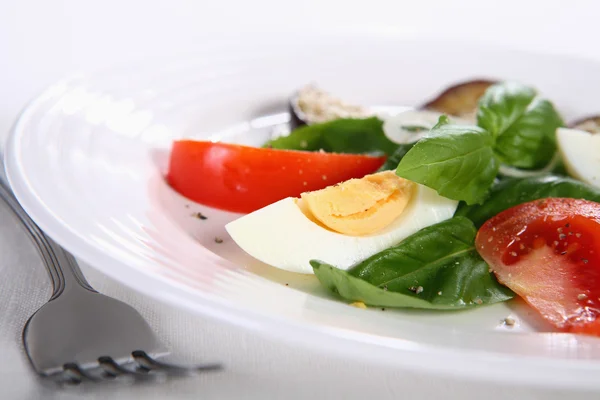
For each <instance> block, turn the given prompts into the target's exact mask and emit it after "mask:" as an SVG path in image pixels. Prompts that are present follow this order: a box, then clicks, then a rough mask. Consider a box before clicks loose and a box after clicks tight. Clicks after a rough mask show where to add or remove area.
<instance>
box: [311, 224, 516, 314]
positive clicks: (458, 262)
mask: <svg viewBox="0 0 600 400" xmlns="http://www.w3.org/2000/svg"><path fill="white" fill-rule="evenodd" d="M476 233H477V230H476V229H475V227H474V226H473V223H472V222H471V221H469V220H468V219H466V218H462V217H456V218H452V219H449V220H446V221H443V222H440V223H438V224H435V225H432V226H429V227H427V228H424V229H422V230H420V231H419V232H417V233H415V234H413V235H411V236H409V237H408V238H406V239H405V240H403V241H402V242H401V243H400V244H398V245H397V246H395V247H391V248H389V249H386V250H384V251H382V252H380V253H378V254H375V255H373V256H371V257H369V258H368V259H366V260H364V261H363V262H361V263H359V264H357V265H356V266H354V267H352V268H351V269H350V270H348V271H343V270H340V269H337V268H335V267H334V266H331V265H329V264H326V263H324V262H322V261H316V260H312V261H311V262H310V263H311V265H312V267H313V270H314V272H315V275H316V276H317V278H318V279H319V281H320V282H321V284H322V285H323V286H325V287H326V288H328V289H329V290H331V291H333V292H335V293H338V294H339V295H340V296H341V297H343V298H344V299H346V300H349V301H362V302H364V303H365V304H367V305H371V306H380V307H381V306H383V307H413V308H429V309H458V308H464V307H472V306H477V305H481V304H491V303H496V302H500V301H505V300H508V299H510V298H512V297H513V293H512V292H511V291H510V290H509V289H507V288H506V287H504V286H502V285H500V284H499V283H498V282H497V281H496V280H495V278H494V277H493V276H492V274H491V273H490V272H489V267H488V265H487V264H486V263H485V261H483V259H482V258H481V257H480V256H479V254H478V253H477V250H476V249H475V244H474V241H475V235H476Z"/></svg>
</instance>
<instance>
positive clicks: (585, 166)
mask: <svg viewBox="0 0 600 400" xmlns="http://www.w3.org/2000/svg"><path fill="white" fill-rule="evenodd" d="M556 140H557V142H558V149H559V151H560V154H561V156H562V158H563V161H564V163H565V167H566V169H567V171H568V172H569V174H570V175H571V176H573V177H574V178H577V179H580V180H582V181H584V182H586V183H589V184H590V185H594V186H596V187H599V188H600V134H593V133H589V132H586V131H580V130H577V129H567V128H558V129H557V130H556Z"/></svg>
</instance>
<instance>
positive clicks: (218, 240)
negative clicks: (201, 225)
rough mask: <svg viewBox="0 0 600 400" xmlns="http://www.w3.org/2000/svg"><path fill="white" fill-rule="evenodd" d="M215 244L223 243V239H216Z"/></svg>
mask: <svg viewBox="0 0 600 400" xmlns="http://www.w3.org/2000/svg"><path fill="white" fill-rule="evenodd" d="M215 243H223V239H221V238H219V237H216V238H215Z"/></svg>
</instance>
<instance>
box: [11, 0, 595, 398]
mask: <svg viewBox="0 0 600 400" xmlns="http://www.w3.org/2000/svg"><path fill="white" fill-rule="evenodd" d="M598 11H600V5H597V2H596V1H594V0H586V1H584V0H572V1H526V0H521V1H514V0H503V1H483V0H479V1H477V0H473V1H443V0H439V1H433V0H427V1H423V0H421V1H401V0H396V1H393V0H390V1H381V0H377V1H368V2H367V1H361V2H351V1H349V0H347V1H303V0H296V1H294V2H292V1H264V0H260V1H259V0H254V1H249V2H241V1H239V2H237V1H236V2H234V1H211V2H208V1H162V2H159V1H143V0H138V1H118V0H103V1H75V0H55V1H43V0H37V1H36V0H19V1H12V2H8V1H6V0H4V1H2V3H0V139H4V138H5V137H6V134H7V133H8V131H9V129H10V126H11V124H12V123H13V121H14V119H15V117H16V116H17V114H18V112H19V111H20V109H21V108H22V107H23V106H24V105H25V103H26V102H27V101H28V100H29V99H31V98H32V97H33V96H35V94H36V93H38V92H39V91H40V90H41V89H43V88H44V87H45V86H46V85H48V84H49V83H51V82H52V81H54V80H56V79H58V78H60V77H61V76H63V75H66V74H70V73H72V72H75V71H77V70H89V69H97V68H101V67H103V66H106V65H110V64H114V63H116V62H119V63H120V62H126V61H128V60H134V59H137V58H139V57H142V56H144V55H148V54H155V53H179V52H185V51H192V50H194V48H195V46H196V45H197V43H199V42H200V41H205V40H210V39H211V38H213V37H217V36H219V35H243V33H244V32H249V31H269V32H273V34H277V32H280V31H283V30H286V31H293V32H298V34H302V32H304V31H306V30H315V29H317V30H334V31H339V32H344V31H348V30H371V31H372V30H376V31H378V32H384V33H385V32H389V33H394V34H397V33H402V34H405V35H416V36H423V35H426V36H434V37H435V36H438V37H439V36H440V35H442V36H444V37H446V38H448V37H453V38H459V39H464V40H474V41H484V42H490V43H495V44H505V45H508V46H512V47H521V48H534V49H536V50H543V51H551V52H557V53H569V54H577V55H584V56H588V57H596V58H600V48H598V46H597V38H598V37H599V36H600V35H599V34H600V25H599V24H598ZM590 84H591V85H592V84H596V85H598V84H599V83H598V82H591V83H590ZM565 85H568V81H567V80H566V81H565ZM4 222H5V223H4V225H3V226H4V229H8V228H7V227H11V226H12V225H11V222H10V221H4ZM11 229H12V228H11ZM17 242H18V245H15V244H12V245H11V246H7V244H6V243H4V248H2V246H0V255H1V256H0V273H2V276H1V277H0V355H2V358H3V359H4V360H3V362H2V363H0V388H1V389H0V390H1V391H2V392H0V393H3V394H2V395H1V396H2V397H3V398H4V396H5V395H6V396H7V397H6V398H52V397H55V398H63V397H68V398H70V397H71V396H79V395H84V396H85V397H86V398H92V397H93V398H105V397H107V396H117V397H121V396H122V397H126V398H133V397H136V398H137V397H138V396H142V395H143V396H146V397H148V398H177V397H181V398H188V397H189V398H206V399H208V398H219V399H225V398H357V399H359V398H360V399H365V398H382V399H383V398H404V397H407V398H423V399H428V398H461V399H470V398H483V397H485V398H491V399H493V398H503V399H504V398H512V397H514V396H518V397H522V398H540V399H541V398H544V399H551V398H552V399H553V398H556V399H558V398H564V396H566V395H567V394H566V393H562V392H558V391H554V392H548V391H546V390H544V389H543V388H527V387H515V386H513V385H511V384H510V383H506V384H504V385H496V384H494V385H492V384H489V383H482V382H480V383H475V382H468V381H457V380H455V379H452V378H451V377H444V378H442V377H432V376H424V375H417V374H415V373H411V372H410V371H394V370H389V369H386V368H385V367H382V366H377V365H370V364H368V363H367V364H364V365H356V364H353V363H349V362H348V361H347V360H345V359H344V358H343V357H339V356H336V357H333V356H331V355H324V354H316V353H314V352H312V351H311V350H310V349H307V348H293V347H290V346H288V345H283V344H281V343H278V342H273V341H272V340H267V339H265V338H262V337H260V336H257V335H256V334H254V333H252V332H244V331H241V330H239V329H236V328H235V327H232V326H227V325H221V324H220V323H217V322H215V321H208V320H204V319H202V318H199V317H196V316H192V315H188V314H186V313H184V312H180V311H178V310H176V309H173V308H171V307H168V306H165V305H162V304H156V303H155V302H154V301H152V300H150V299H147V298H145V297H143V296H140V295H138V294H135V293H132V292H130V291H129V290H128V289H125V288H124V287H122V286H120V285H118V284H116V283H115V282H112V281H110V280H108V279H107V278H105V277H103V276H101V275H99V274H98V273H96V272H95V271H94V270H91V269H89V267H85V266H84V267H85V272H86V275H88V276H89V279H90V281H91V283H92V284H93V285H94V286H95V287H96V288H97V289H99V290H100V291H101V292H104V293H107V294H109V295H113V296H115V297H117V298H120V299H123V300H125V301H127V302H129V303H131V304H133V305H134V306H135V307H136V308H138V309H139V310H140V311H141V312H142V314H143V315H144V317H146V318H147V319H148V320H149V321H150V322H151V324H152V325H153V326H154V327H155V328H156V330H157V331H158V333H159V335H160V336H161V338H162V339H163V340H165V341H166V342H167V343H168V344H169V345H171V346H172V347H173V348H174V349H175V350H177V351H181V352H186V353H189V354H192V355H194V356H197V357H201V356H204V357H208V358H211V359H217V360H222V361H224V362H225V363H226V364H227V370H226V371H225V372H224V373H219V374H214V375H210V376H209V375H207V376H203V377H200V378H197V379H188V380H184V381H176V382H170V383H168V384H165V385H159V386H150V387H135V388H127V389H118V390H117V389H114V388H109V389H102V388H95V389H93V390H91V391H88V390H85V389H84V391H83V392H82V391H81V390H78V391H75V392H67V393H56V392H54V391H52V390H50V389H47V388H44V387H42V386H40V385H39V384H38V383H37V382H36V381H35V380H34V379H33V377H32V376H31V373H30V371H29V370H28V369H27V368H26V367H27V364H26V362H25V359H24V358H23V354H22V350H21V348H20V338H19V336H20V330H21V327H22V324H23V323H24V321H25V320H26V318H27V317H28V315H29V314H30V313H31V312H33V311H34V310H35V309H36V308H37V307H38V306H39V305H41V304H43V302H44V301H45V299H46V298H47V296H48V293H49V288H48V282H47V281H46V278H45V276H44V272H43V269H42V267H41V265H40V264H39V262H38V261H37V259H36V258H35V257H36V256H35V254H30V255H27V256H18V257H17V256H15V255H14V254H15V251H16V247H19V248H20V249H22V250H27V249H29V248H28V247H27V244H25V243H20V242H19V241H17ZM29 250H30V249H29ZM477 367H478V366H477V365H474V366H473V368H474V369H476V368H477ZM6 390H8V392H6ZM590 397H593V396H591V394H590Z"/></svg>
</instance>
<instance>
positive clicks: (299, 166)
mask: <svg viewBox="0 0 600 400" xmlns="http://www.w3.org/2000/svg"><path fill="white" fill-rule="evenodd" d="M384 161H385V156H383V157H373V156H366V155H358V154H334V153H323V152H308V151H293V150H279V149H267V148H257V147H250V146H242V145H236V144H227V143H213V142H203V141H194V140H181V141H176V142H174V143H173V148H172V150H171V156H170V161H169V171H168V174H167V177H166V179H167V182H168V183H169V185H171V187H173V189H175V190H176V191H177V192H179V193H180V194H181V195H183V196H185V197H187V198H189V199H190V200H193V201H195V202H198V203H201V204H204V205H207V206H211V207H215V208H219V209H222V210H227V211H233V212H239V213H249V212H252V211H256V210H258V209H259V208H262V207H265V206H267V205H269V204H271V203H274V202H276V201H278V200H281V199H284V198H286V197H298V196H300V194H301V193H303V192H307V191H312V190H318V189H323V188H324V187H327V186H330V185H334V184H336V183H339V182H343V181H346V180H348V179H352V178H362V177H363V176H365V175H368V174H370V173H373V172H375V171H376V170H377V169H378V168H379V167H381V165H382V164H383V163H384Z"/></svg>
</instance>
